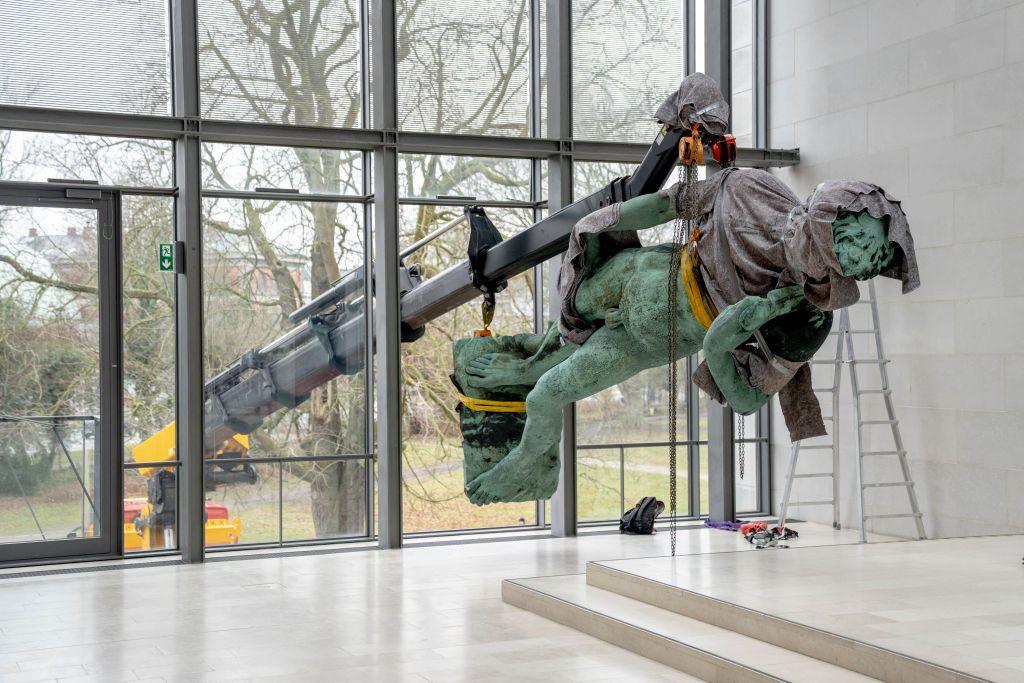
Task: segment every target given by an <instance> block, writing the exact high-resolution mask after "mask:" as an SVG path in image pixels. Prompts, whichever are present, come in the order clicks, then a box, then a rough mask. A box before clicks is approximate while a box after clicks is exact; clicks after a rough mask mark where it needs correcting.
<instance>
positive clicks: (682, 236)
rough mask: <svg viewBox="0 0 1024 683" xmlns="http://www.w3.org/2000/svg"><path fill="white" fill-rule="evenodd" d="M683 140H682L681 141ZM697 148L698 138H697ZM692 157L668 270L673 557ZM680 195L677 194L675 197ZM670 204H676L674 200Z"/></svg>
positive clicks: (684, 167) (693, 210)
mask: <svg viewBox="0 0 1024 683" xmlns="http://www.w3.org/2000/svg"><path fill="white" fill-rule="evenodd" d="M684 139H685V138H684ZM697 144H698V145H699V144H700V142H699V138H698V139H697ZM693 161H695V160H694V159H693V158H692V157H691V158H690V162H689V163H682V164H680V165H679V189H680V194H681V195H682V197H681V198H680V199H681V201H679V205H677V206H676V207H675V209H676V221H675V226H674V229H673V235H672V265H671V267H670V268H669V301H670V302H671V305H672V315H671V320H670V325H669V331H668V358H669V363H668V391H669V395H668V509H669V521H668V529H669V546H670V548H671V553H672V556H673V557H675V554H676V531H677V530H676V512H677V506H678V496H677V490H676V464H677V449H676V441H677V434H676V431H677V423H676V417H677V416H676V408H677V404H678V398H679V364H678V362H677V360H676V355H677V353H676V352H677V350H678V347H679V339H678V336H679V302H678V297H679V280H680V277H681V274H680V267H681V265H682V257H683V249H685V248H686V245H687V242H688V241H689V238H690V233H691V232H692V230H693V227H694V221H695V220H696V219H697V164H695V163H693ZM678 196H679V195H677V197H678ZM673 201H677V199H676V197H673Z"/></svg>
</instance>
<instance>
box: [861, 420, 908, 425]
mask: <svg viewBox="0 0 1024 683" xmlns="http://www.w3.org/2000/svg"><path fill="white" fill-rule="evenodd" d="M899 423H900V421H899V420H861V423H860V424H861V425H894V424H899Z"/></svg>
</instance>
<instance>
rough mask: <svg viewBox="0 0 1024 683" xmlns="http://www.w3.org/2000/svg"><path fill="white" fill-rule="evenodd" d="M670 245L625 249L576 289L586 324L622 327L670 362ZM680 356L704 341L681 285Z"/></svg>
mask: <svg viewBox="0 0 1024 683" xmlns="http://www.w3.org/2000/svg"><path fill="white" fill-rule="evenodd" d="M671 267H672V245H671V244H662V245H658V246H653V247H642V248H640V249H626V250H624V251H621V252H619V253H618V254H616V255H615V256H613V257H612V258H610V259H609V260H608V261H606V262H605V263H603V264H601V265H600V266H598V267H597V269H596V270H595V271H594V272H593V273H591V274H590V275H589V276H588V277H587V278H586V279H585V280H584V281H583V283H582V284H581V285H580V288H579V291H578V292H577V294H576V308H577V310H578V311H579V312H580V314H581V315H582V316H583V317H584V318H585V319H587V320H589V321H595V320H605V321H606V324H611V325H616V324H621V325H622V327H623V328H625V329H626V331H627V332H628V333H629V334H630V336H631V337H632V338H633V341H634V342H635V343H636V344H638V345H639V346H640V348H642V349H643V350H644V351H645V352H647V353H652V354H656V355H657V354H664V356H665V361H666V362H667V360H668V346H667V341H668V331H669V325H671V322H672V305H671V301H670V292H669V275H670V272H671ZM675 304H676V312H677V317H676V328H677V330H678V337H677V339H678V349H679V355H680V356H686V355H689V354H692V353H695V352H696V351H697V350H698V349H699V348H700V345H701V342H702V341H703V339H704V328H702V327H701V326H700V324H699V323H698V322H697V320H696V319H695V318H694V316H693V313H692V311H691V310H690V305H689V302H688V301H687V299H686V292H685V290H684V289H683V286H682V283H681V282H680V284H679V287H678V292H677V297H676V301H675Z"/></svg>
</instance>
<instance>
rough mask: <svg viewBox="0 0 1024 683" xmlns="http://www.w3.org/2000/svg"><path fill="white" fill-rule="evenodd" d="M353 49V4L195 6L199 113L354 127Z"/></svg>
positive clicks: (356, 27)
mask: <svg viewBox="0 0 1024 683" xmlns="http://www.w3.org/2000/svg"><path fill="white" fill-rule="evenodd" d="M359 45H360V23H359V2H358V0H331V1H330V2H328V1H327V0H293V1H291V2H286V1H285V0H232V1H231V2H225V1H224V0H200V2H199V72H200V81H201V83H200V95H201V98H202V110H203V114H204V115H205V116H208V117H210V118H216V119H231V120H242V121H264V122H269V123H285V124H293V125H300V126H332V127H344V128H355V127H357V126H359V125H360V109H361V102H360V93H361V86H360V49H359Z"/></svg>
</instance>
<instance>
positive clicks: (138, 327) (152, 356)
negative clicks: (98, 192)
mask: <svg viewBox="0 0 1024 683" xmlns="http://www.w3.org/2000/svg"><path fill="white" fill-rule="evenodd" d="M121 206H122V249H121V252H122V264H123V267H122V278H123V279H122V288H121V295H122V308H121V321H122V330H123V334H124V337H123V342H122V344H123V346H122V388H123V390H122V396H123V400H124V422H123V425H124V453H123V460H124V462H125V463H126V464H127V463H135V464H136V465H143V464H145V463H147V462H148V463H158V462H169V461H174V460H177V454H176V452H175V440H174V435H175V432H174V425H173V423H174V418H175V398H174V388H175V377H174V369H175V338H174V333H175V324H174V274H173V273H166V272H160V271H159V270H158V269H157V264H156V261H157V254H158V253H159V245H160V244H161V243H165V242H171V241H173V239H174V203H173V200H172V199H171V198H170V197H139V196H133V195H127V196H125V197H124V199H123V200H122V204H121ZM177 471H178V470H177V468H176V467H174V466H173V465H155V466H152V467H136V466H135V465H130V466H127V467H126V468H125V470H124V520H123V521H124V524H125V531H124V547H125V551H126V552H133V551H146V550H157V549H161V548H174V547H175V546H176V544H177V534H176V533H175V531H176V527H177V510H178V506H177Z"/></svg>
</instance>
